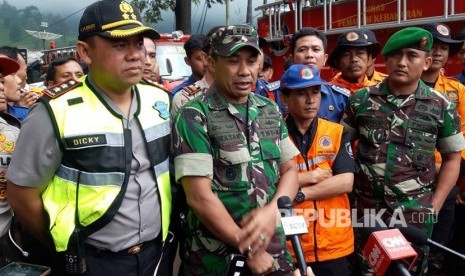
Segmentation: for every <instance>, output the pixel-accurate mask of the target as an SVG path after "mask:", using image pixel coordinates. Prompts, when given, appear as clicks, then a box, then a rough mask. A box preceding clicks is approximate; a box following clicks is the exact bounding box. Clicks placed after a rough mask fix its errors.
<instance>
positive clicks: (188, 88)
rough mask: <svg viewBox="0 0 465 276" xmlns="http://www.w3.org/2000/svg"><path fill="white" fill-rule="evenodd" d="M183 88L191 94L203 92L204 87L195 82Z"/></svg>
mask: <svg viewBox="0 0 465 276" xmlns="http://www.w3.org/2000/svg"><path fill="white" fill-rule="evenodd" d="M182 90H184V91H185V92H186V93H187V94H189V95H195V94H197V93H199V92H201V91H202V88H200V86H198V85H196V84H195V83H194V84H191V85H188V86H186V87H184V88H183V89H182Z"/></svg>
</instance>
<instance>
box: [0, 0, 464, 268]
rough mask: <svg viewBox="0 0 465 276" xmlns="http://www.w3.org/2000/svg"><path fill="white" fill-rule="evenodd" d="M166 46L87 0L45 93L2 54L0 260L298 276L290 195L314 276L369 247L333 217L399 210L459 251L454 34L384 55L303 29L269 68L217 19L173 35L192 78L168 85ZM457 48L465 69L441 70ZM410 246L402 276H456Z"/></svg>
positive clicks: (105, 4) (259, 42)
mask: <svg viewBox="0 0 465 276" xmlns="http://www.w3.org/2000/svg"><path fill="white" fill-rule="evenodd" d="M453 37H454V38H453ZM159 38H160V35H159V33H158V32H157V31H156V30H154V29H153V28H151V27H148V26H145V25H143V24H142V20H141V17H140V14H139V13H138V11H137V10H136V9H134V8H133V7H132V6H131V5H130V4H129V3H128V2H126V1H124V0H123V1H114V0H101V1H98V2H95V3H94V4H92V5H90V6H89V7H87V8H86V10H85V11H84V14H83V15H82V18H81V21H80V24H79V37H78V42H77V46H76V47H77V53H78V58H76V57H72V56H61V57H59V58H57V59H55V60H53V61H52V62H51V63H50V64H49V66H48V68H47V72H46V74H45V76H44V86H45V87H46V88H45V89H44V90H43V91H37V90H34V89H32V88H31V87H30V86H29V84H28V83H27V74H26V69H27V65H26V62H25V60H24V58H23V57H22V55H21V54H20V52H19V50H18V49H17V48H15V47H12V46H3V47H0V77H1V82H0V175H1V178H0V266H1V267H3V266H6V265H7V264H9V263H11V262H24V263H30V264H35V265H40V266H44V267H51V272H52V275H77V274H79V275H173V273H174V271H175V270H179V275H233V274H228V273H231V271H233V269H239V270H242V272H243V273H245V275H300V274H301V271H299V269H297V266H296V261H297V259H296V252H295V249H294V248H293V246H292V245H291V243H290V242H286V235H285V233H284V230H283V227H282V225H281V224H280V222H279V214H280V210H279V209H278V205H277V202H278V199H279V198H281V197H283V196H287V197H289V198H291V200H292V202H293V206H294V208H295V211H296V212H302V213H303V215H304V217H305V219H306V222H307V228H308V233H305V234H302V235H301V236H300V241H301V243H302V251H303V253H304V259H305V262H306V264H305V265H307V266H308V270H307V271H306V273H307V275H313V274H314V275H317V276H320V275H322V276H325V275H369V274H370V273H373V269H372V268H370V266H369V265H368V263H367V262H366V260H365V259H364V257H363V253H362V251H363V246H364V245H365V243H366V236H365V235H364V234H363V233H361V232H362V229H360V228H357V227H353V226H352V224H351V223H350V222H349V223H348V224H347V223H346V224H343V225H342V224H338V222H340V219H341V218H340V217H338V214H339V215H340V214H341V213H345V214H347V213H350V214H351V215H352V219H353V218H361V217H363V216H364V215H366V211H367V210H372V211H373V212H374V213H375V214H381V213H382V216H381V217H382V218H383V219H385V220H389V219H390V218H392V217H394V216H396V215H398V214H399V212H400V213H401V215H402V218H403V220H405V222H407V223H408V224H410V225H413V226H415V227H418V228H419V229H421V231H423V233H425V235H426V236H427V237H429V238H431V239H433V240H434V241H436V242H438V243H440V244H442V245H445V246H448V247H451V248H453V249H455V250H457V251H458V252H462V253H465V238H464V236H463V234H462V233H463V232H464V230H465V173H464V171H465V161H464V160H465V139H464V134H465V86H464V85H465V43H464V41H465V29H464V30H462V32H461V33H459V34H455V36H453V35H452V34H451V31H450V29H449V27H448V26H447V25H446V24H442V23H428V24H426V25H424V26H420V27H407V28H403V29H400V30H399V31H397V32H396V33H394V34H393V35H392V36H391V37H390V38H389V39H388V41H387V42H386V43H385V44H384V45H381V44H380V43H379V42H378V40H377V38H376V35H375V33H374V32H373V31H371V30H368V29H357V30H350V31H346V32H344V33H342V34H341V35H340V36H339V38H338V40H337V44H336V45H335V47H334V49H328V42H327V39H326V36H325V34H324V33H323V32H322V31H321V30H318V29H315V28H310V27H305V28H302V29H300V30H298V31H296V32H295V33H294V34H293V35H292V37H291V38H290V43H289V51H290V54H289V57H288V61H287V62H286V64H287V66H286V67H287V68H285V71H284V74H283V75H282V76H277V75H276V72H277V71H279V70H274V69H276V65H274V64H273V60H272V58H271V57H270V56H269V55H267V54H266V52H267V50H266V49H267V47H268V46H267V43H266V40H265V39H263V38H261V37H259V36H258V34H257V31H256V30H255V29H254V28H253V27H252V26H249V25H234V26H216V27H214V28H212V29H211V30H210V31H209V32H208V33H207V34H205V35H191V36H190V38H189V39H188V40H187V41H186V42H185V44H184V49H185V51H186V57H185V59H184V60H185V63H186V64H187V65H188V66H190V67H191V69H192V75H191V76H189V77H188V78H187V79H186V80H184V81H183V82H182V83H180V84H179V85H178V86H176V87H175V88H174V89H172V90H171V91H169V90H168V89H166V88H165V87H163V85H162V84H161V81H160V72H159V68H158V64H157V60H156V45H157V39H159ZM380 54H381V55H382V56H383V58H384V61H385V67H384V68H383V69H381V71H384V73H383V72H380V71H377V70H375V68H374V64H375V60H376V58H377V57H378V56H379V55H380ZM455 55H458V58H459V60H460V62H461V63H462V64H463V66H464V69H463V71H461V72H447V71H444V67H445V65H446V63H447V61H448V60H449V59H450V58H452V57H454V56H455ZM325 66H329V67H331V68H332V69H333V70H334V76H333V77H332V79H330V80H324V79H323V78H322V77H321V76H320V72H321V71H322V70H323V69H324V68H325ZM336 210H337V211H336ZM308 211H312V214H313V217H312V216H310V215H309V214H310V213H309V212H308ZM315 214H317V215H315ZM418 217H421V218H423V219H422V220H421V221H419V220H418ZM416 218H417V219H416ZM335 221H336V223H335V224H334V223H333V222H335ZM349 221H353V220H351V219H350V217H349ZM414 248H415V250H416V251H417V253H418V256H419V258H418V261H417V262H416V264H415V266H414V267H413V268H412V273H413V274H415V275H455V274H456V272H457V270H458V269H459V270H460V271H465V265H464V264H463V263H461V261H460V260H457V259H455V258H453V257H450V256H449V255H446V254H445V253H444V252H443V251H439V250H437V249H435V248H429V247H428V246H414ZM177 257H178V258H179V259H180V262H181V263H180V265H179V264H178V263H177V261H176V258H177ZM237 259H239V260H241V261H243V263H244V264H245V265H244V266H243V267H233V264H234V262H233V261H236V260H237ZM175 267H176V269H175ZM241 275H243V274H241Z"/></svg>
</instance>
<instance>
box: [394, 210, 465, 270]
mask: <svg viewBox="0 0 465 276" xmlns="http://www.w3.org/2000/svg"><path fill="white" fill-rule="evenodd" d="M387 225H388V227H389V228H394V229H399V230H400V232H401V233H402V234H403V235H404V236H405V237H406V238H407V239H408V240H409V241H410V242H411V243H413V244H415V245H418V246H425V245H432V246H434V247H436V248H439V249H441V250H443V251H444V252H447V253H449V254H452V255H454V256H456V257H458V258H460V259H461V260H462V261H463V260H465V255H463V254H461V253H459V252H457V251H454V250H452V249H450V248H448V247H445V246H444V245H442V244H440V243H437V242H435V241H433V240H431V239H429V238H428V236H426V234H425V233H423V231H421V229H420V228H418V227H415V226H413V225H409V224H407V223H401V222H399V223H396V221H394V220H393V219H392V218H390V219H388V220H387Z"/></svg>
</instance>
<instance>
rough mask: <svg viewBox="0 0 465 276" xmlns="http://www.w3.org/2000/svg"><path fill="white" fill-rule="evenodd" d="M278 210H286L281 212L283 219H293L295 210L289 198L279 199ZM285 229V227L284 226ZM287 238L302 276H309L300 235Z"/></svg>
mask: <svg viewBox="0 0 465 276" xmlns="http://www.w3.org/2000/svg"><path fill="white" fill-rule="evenodd" d="M278 208H279V209H280V210H284V212H281V216H282V217H293V216H294V209H293V206H292V202H291V199H290V198H289V197H288V196H282V197H280V198H278ZM283 227H284V225H283ZM286 238H287V239H289V240H291V243H292V248H293V249H294V253H295V258H296V260H297V266H298V267H299V270H300V275H303V276H306V275H307V262H305V258H304V252H303V250H302V245H301V244H300V239H299V235H297V234H294V235H286Z"/></svg>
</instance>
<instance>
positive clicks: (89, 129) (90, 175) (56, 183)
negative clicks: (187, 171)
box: [42, 83, 171, 252]
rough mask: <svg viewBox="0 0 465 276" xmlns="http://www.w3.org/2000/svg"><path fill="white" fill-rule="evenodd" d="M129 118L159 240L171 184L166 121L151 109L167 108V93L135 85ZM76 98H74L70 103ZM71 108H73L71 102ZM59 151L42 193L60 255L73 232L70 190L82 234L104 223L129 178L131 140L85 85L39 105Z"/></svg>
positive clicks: (166, 218)
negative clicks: (143, 159)
mask: <svg viewBox="0 0 465 276" xmlns="http://www.w3.org/2000/svg"><path fill="white" fill-rule="evenodd" d="M136 96H137V98H138V103H139V106H138V111H137V112H136V113H135V114H134V116H135V119H136V120H137V121H138V122H139V123H140V125H141V128H142V130H143V134H144V137H145V140H146V146H147V151H148V153H149V158H150V161H151V164H152V167H153V171H154V174H155V176H156V181H157V188H158V189H157V190H158V193H159V201H160V212H161V216H162V218H161V219H162V223H161V225H162V237H163V240H165V239H166V237H167V235H168V226H169V218H170V213H171V186H170V178H169V173H168V167H169V162H168V154H169V150H170V133H171V128H170V121H169V117H168V118H165V119H163V118H162V116H161V114H160V111H159V110H157V109H156V108H155V107H154V106H153V105H154V104H155V102H162V103H163V104H166V106H168V101H169V99H168V95H167V94H166V93H162V92H159V91H156V90H153V89H151V87H150V86H147V85H137V89H136ZM76 99H78V100H76ZM76 102H77V104H73V103H76ZM45 104H46V106H47V108H48V110H49V112H50V114H51V118H52V122H53V124H54V127H55V132H56V133H57V136H58V141H59V143H60V147H61V149H62V150H63V159H62V164H61V165H60V167H59V169H58V170H57V172H56V173H55V176H54V177H53V179H52V180H51V181H50V183H49V184H48V186H47V188H46V190H45V191H44V192H43V193H42V200H43V202H44V208H45V210H46V211H47V213H48V215H49V218H50V232H51V234H52V237H53V240H54V242H55V247H56V250H57V251H58V252H61V251H65V250H66V249H67V246H68V240H69V238H70V236H71V234H72V232H73V230H74V228H75V221H74V217H75V207H76V188H77V184H78V183H79V195H78V196H79V208H78V209H79V220H80V224H81V225H82V226H83V227H84V231H86V230H88V232H85V233H87V234H91V233H92V232H95V231H96V230H98V229H100V228H101V227H103V226H104V225H105V224H106V223H108V222H109V221H110V220H111V219H112V217H113V216H114V214H115V213H116V212H117V210H118V209H119V207H120V204H121V201H122V197H123V196H124V193H125V191H126V186H127V182H128V179H129V174H130V164H131V160H132V150H129V149H126V147H125V145H126V144H127V143H128V142H131V137H130V133H129V132H128V131H127V130H125V129H124V127H123V121H122V118H121V117H120V116H119V115H117V114H115V113H113V112H112V111H109V109H108V107H107V105H106V103H103V100H101V99H99V96H97V95H96V93H94V92H93V91H92V90H91V89H90V88H89V87H88V86H87V84H86V83H84V84H83V85H82V86H80V87H77V88H75V89H73V90H71V91H69V92H67V93H66V94H64V95H62V96H60V97H58V98H55V99H51V100H49V101H48V102H47V101H46V102H45Z"/></svg>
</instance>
